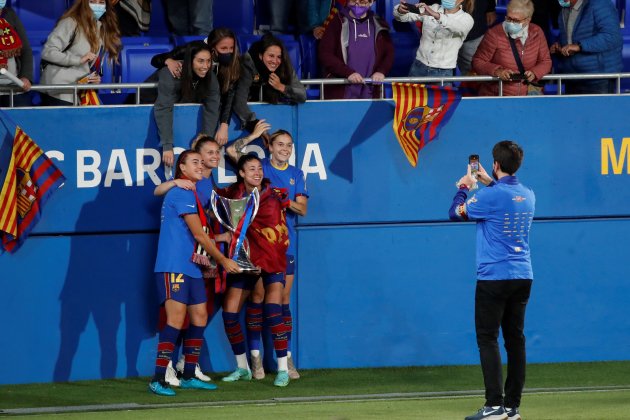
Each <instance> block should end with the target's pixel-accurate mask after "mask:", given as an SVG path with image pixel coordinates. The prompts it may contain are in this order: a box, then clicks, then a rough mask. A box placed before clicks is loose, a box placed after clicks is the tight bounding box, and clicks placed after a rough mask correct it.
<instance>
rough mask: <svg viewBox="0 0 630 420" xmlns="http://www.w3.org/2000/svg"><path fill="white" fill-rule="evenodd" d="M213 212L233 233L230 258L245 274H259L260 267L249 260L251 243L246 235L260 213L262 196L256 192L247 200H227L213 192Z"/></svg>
mask: <svg viewBox="0 0 630 420" xmlns="http://www.w3.org/2000/svg"><path fill="white" fill-rule="evenodd" d="M210 204H211V206H212V211H213V212H214V215H215V216H216V217H217V220H218V221H219V222H220V223H221V224H222V225H223V226H225V228H226V229H229V230H230V231H231V232H232V240H231V241H230V244H229V253H228V256H229V257H230V258H231V259H233V260H234V261H235V262H236V263H237V264H238V266H239V267H240V268H241V270H242V271H243V272H248V273H252V274H259V273H260V267H257V266H255V265H254V264H253V263H252V262H251V260H250V259H249V243H248V241H247V237H246V236H245V234H246V233H247V229H248V228H249V226H250V225H251V223H252V221H253V220H254V218H255V217H256V213H258V207H259V205H260V194H259V193H258V189H257V188H254V190H253V191H252V192H251V193H250V194H249V196H247V197H245V198H236V199H234V198H225V197H222V196H220V195H219V194H217V193H216V191H212V195H211V197H210Z"/></svg>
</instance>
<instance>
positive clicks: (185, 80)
mask: <svg viewBox="0 0 630 420" xmlns="http://www.w3.org/2000/svg"><path fill="white" fill-rule="evenodd" d="M211 67H212V52H211V50H210V47H208V45H207V44H206V43H205V42H203V41H196V42H191V43H190V44H188V45H187V46H186V51H185V54H184V63H183V66H182V70H181V78H177V77H174V76H173V75H172V74H171V71H170V70H169V68H168V67H164V68H162V69H161V70H159V72H158V77H159V81H158V97H157V100H156V101H155V106H154V111H153V114H154V115H155V122H156V124H157V127H158V133H159V135H160V144H161V145H162V161H163V162H164V164H165V165H167V166H173V161H174V154H173V107H174V105H175V104H176V103H198V104H202V106H203V131H202V132H203V133H204V134H208V135H211V136H212V135H214V132H215V131H216V129H217V123H218V120H219V102H220V97H221V94H220V89H219V83H218V82H217V77H216V76H215V75H214V73H213V72H212V71H211Z"/></svg>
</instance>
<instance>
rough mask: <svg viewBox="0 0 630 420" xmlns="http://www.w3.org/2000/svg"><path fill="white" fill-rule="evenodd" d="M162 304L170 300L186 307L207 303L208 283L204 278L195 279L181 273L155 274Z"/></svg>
mask: <svg viewBox="0 0 630 420" xmlns="http://www.w3.org/2000/svg"><path fill="white" fill-rule="evenodd" d="M155 274H156V278H157V287H158V296H159V298H160V303H161V304H162V303H164V302H166V301H167V300H169V299H173V300H174V301H177V302H180V303H184V304H186V305H197V304H200V303H206V302H207V300H208V296H207V294H206V283H205V281H204V279H202V278H198V279H196V278H194V277H190V276H187V275H185V274H179V273H155Z"/></svg>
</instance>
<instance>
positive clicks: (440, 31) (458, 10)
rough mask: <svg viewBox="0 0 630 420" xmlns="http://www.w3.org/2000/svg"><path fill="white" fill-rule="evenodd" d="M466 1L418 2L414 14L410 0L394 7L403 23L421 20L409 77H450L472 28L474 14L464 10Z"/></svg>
mask: <svg viewBox="0 0 630 420" xmlns="http://www.w3.org/2000/svg"><path fill="white" fill-rule="evenodd" d="M463 2H464V0H442V2H441V5H437V4H433V5H431V6H427V5H425V4H424V3H419V4H418V7H419V9H418V13H412V12H410V11H409V7H407V3H404V2H401V3H400V4H399V5H398V6H396V7H395V8H394V18H395V19H396V20H399V21H401V22H415V21H422V35H421V37H420V47H419V48H418V51H417V53H416V60H415V61H414V63H413V64H412V65H411V70H409V76H410V77H450V76H453V75H454V74H455V66H456V65H457V55H458V52H459V49H460V48H461V46H462V44H463V43H464V39H466V36H467V35H468V32H470V30H471V29H472V27H473V24H474V21H473V18H472V16H470V15H469V14H468V13H466V12H465V11H464V10H463V9H462V4H463Z"/></svg>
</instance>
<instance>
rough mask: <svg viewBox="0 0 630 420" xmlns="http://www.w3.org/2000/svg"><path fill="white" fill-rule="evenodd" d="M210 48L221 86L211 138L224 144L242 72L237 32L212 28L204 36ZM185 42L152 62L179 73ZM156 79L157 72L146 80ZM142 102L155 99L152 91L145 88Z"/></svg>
mask: <svg viewBox="0 0 630 420" xmlns="http://www.w3.org/2000/svg"><path fill="white" fill-rule="evenodd" d="M205 42H206V44H208V46H209V47H210V49H211V51H212V71H213V72H214V73H215V74H216V75H217V78H218V81H219V87H220V88H221V107H220V111H219V128H218V129H217V132H216V134H215V136H214V139H215V140H216V141H217V143H219V145H221V146H223V145H225V144H226V143H227V142H228V128H229V123H230V117H231V115H232V103H233V102H234V94H235V92H236V84H237V82H238V79H239V78H240V75H241V57H240V54H239V50H238V43H237V42H236V35H235V34H234V32H233V31H232V30H231V29H228V28H215V29H213V30H212V31H211V32H210V33H209V34H208V37H207V38H206V40H205ZM185 50H186V45H182V46H179V47H177V48H175V49H174V50H172V51H169V52H166V53H162V54H158V55H155V56H153V58H152V59H151V65H152V66H153V67H155V68H158V69H161V68H163V67H168V69H169V71H170V73H171V75H173V77H175V78H179V77H181V72H182V59H183V57H184V52H185ZM155 81H157V74H156V73H154V74H153V75H151V76H149V78H148V79H147V82H155ZM141 102H142V103H153V102H155V94H154V93H151V92H148V93H145V94H144V95H143V96H142V100H141Z"/></svg>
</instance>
